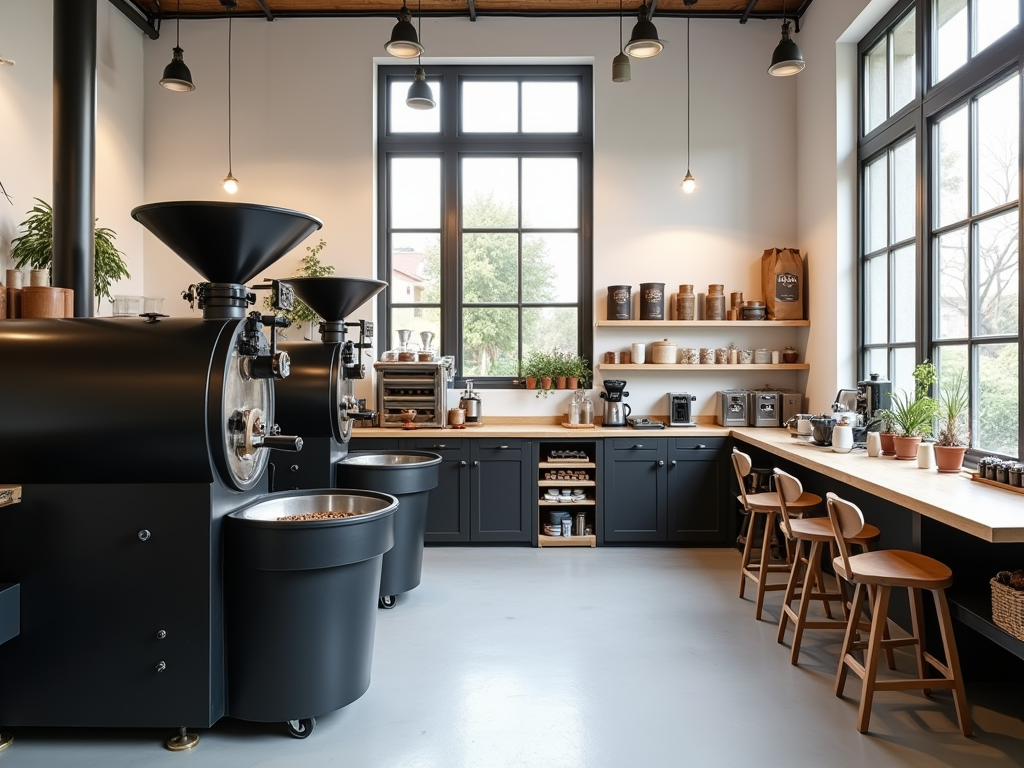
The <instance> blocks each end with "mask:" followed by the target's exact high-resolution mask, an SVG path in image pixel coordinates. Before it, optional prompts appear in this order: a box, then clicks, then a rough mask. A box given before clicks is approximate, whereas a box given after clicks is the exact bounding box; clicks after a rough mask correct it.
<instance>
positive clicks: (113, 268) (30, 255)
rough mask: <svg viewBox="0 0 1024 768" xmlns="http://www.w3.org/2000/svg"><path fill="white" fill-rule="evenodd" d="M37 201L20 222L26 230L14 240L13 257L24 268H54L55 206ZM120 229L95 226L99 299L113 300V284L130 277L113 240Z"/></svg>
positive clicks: (95, 290) (95, 280)
mask: <svg viewBox="0 0 1024 768" xmlns="http://www.w3.org/2000/svg"><path fill="white" fill-rule="evenodd" d="M35 201H36V205H35V206H33V207H32V210H31V211H29V212H28V213H29V217H28V218H27V219H25V221H23V222H21V225H20V226H21V228H22V229H23V230H24V232H25V234H23V235H21V236H20V237H16V238H14V240H12V241H11V246H12V248H11V258H12V259H14V266H15V267H17V268H18V269H22V268H24V267H25V266H29V267H31V268H32V269H52V267H53V208H51V207H50V204H49V203H47V202H46V201H44V200H40V199H39V198H38V197H37V198H35ZM116 238H117V233H116V232H114V230H112V229H109V228H108V227H96V228H95V230H94V234H93V251H94V266H93V294H94V295H95V296H96V298H97V299H106V300H107V301H109V302H110V303H111V304H112V303H113V302H114V299H113V298H112V297H111V295H110V288H111V286H112V285H113V284H114V283H115V282H117V281H118V280H124V279H126V278H130V277H131V275H130V274H128V266H127V265H126V264H125V263H124V259H122V258H121V257H122V256H124V254H123V253H122V252H121V251H119V250H117V247H116V246H115V245H114V240H115V239H116Z"/></svg>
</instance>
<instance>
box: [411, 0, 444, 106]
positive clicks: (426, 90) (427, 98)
mask: <svg viewBox="0 0 1024 768" xmlns="http://www.w3.org/2000/svg"><path fill="white" fill-rule="evenodd" d="M422 24H423V0H420V2H419V5H418V6H417V8H416V26H417V27H419V32H420V34H421V35H422V33H423V27H422V26H421V25H422ZM410 26H411V25H410ZM405 106H407V107H411V108H412V109H433V108H434V107H436V106H437V102H435V101H434V92H433V91H431V90H430V83H428V82H427V73H426V72H424V71H423V62H422V61H420V58H419V57H418V56H417V57H416V72H415V73H414V74H413V76H412V85H410V86H409V93H408V95H407V96H406V97H405Z"/></svg>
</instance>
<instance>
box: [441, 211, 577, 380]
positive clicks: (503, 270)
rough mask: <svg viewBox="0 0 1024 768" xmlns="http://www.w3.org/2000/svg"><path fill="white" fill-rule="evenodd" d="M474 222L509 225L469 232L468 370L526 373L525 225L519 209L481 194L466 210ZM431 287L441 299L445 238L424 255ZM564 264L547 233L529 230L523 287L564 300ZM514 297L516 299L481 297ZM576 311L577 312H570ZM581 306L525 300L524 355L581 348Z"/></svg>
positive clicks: (465, 272) (465, 260) (532, 294)
mask: <svg viewBox="0 0 1024 768" xmlns="http://www.w3.org/2000/svg"><path fill="white" fill-rule="evenodd" d="M463 216H464V219H465V220H466V221H472V222H473V225H474V228H494V229H507V230H509V231H505V232H480V233H466V234H465V236H464V238H463V253H462V292H463V294H462V305H463V314H462V356H463V365H462V367H463V371H462V374H463V375H464V376H469V377H473V376H521V375H524V374H523V372H522V370H521V368H520V360H519V355H518V350H519V313H518V309H517V308H516V306H515V305H516V302H517V301H518V287H519V260H518V253H517V250H518V242H519V240H518V235H517V234H516V232H515V227H516V226H517V225H518V222H517V218H516V212H515V210H513V209H511V208H508V207H505V206H502V205H500V204H499V203H496V202H495V201H494V198H493V196H491V195H487V196H480V197H477V198H476V199H474V200H473V201H472V202H470V203H469V204H468V205H467V206H466V208H465V210H464V213H463ZM423 267H424V277H426V278H427V279H428V281H429V282H428V285H429V286H430V287H428V288H427V289H426V290H425V291H424V293H423V296H422V301H423V302H425V303H439V302H440V301H441V296H440V290H439V288H438V286H439V285H440V284H441V279H440V274H441V253H440V248H439V247H438V246H436V245H435V246H432V247H430V248H428V249H427V252H426V253H425V254H424V259H423ZM556 277H557V275H556V270H555V268H554V266H553V264H552V263H551V257H550V254H549V253H548V249H547V247H546V244H545V243H544V241H543V240H542V239H539V238H532V237H524V238H523V244H522V295H523V301H524V302H529V303H538V304H544V303H551V302H553V301H555V300H556V296H557V292H556V286H555V279H556ZM481 304H487V305H494V304H498V305H501V304H507V305H509V306H497V307H495V306H479V307H474V305H481ZM570 318H571V320H570ZM577 323H578V319H577V317H576V311H575V310H567V309H561V308H549V307H538V308H529V307H527V308H524V310H523V313H522V337H523V355H524V357H528V356H529V355H530V353H531V352H535V351H540V350H542V349H543V350H552V349H564V350H573V353H575V349H576V338H577Z"/></svg>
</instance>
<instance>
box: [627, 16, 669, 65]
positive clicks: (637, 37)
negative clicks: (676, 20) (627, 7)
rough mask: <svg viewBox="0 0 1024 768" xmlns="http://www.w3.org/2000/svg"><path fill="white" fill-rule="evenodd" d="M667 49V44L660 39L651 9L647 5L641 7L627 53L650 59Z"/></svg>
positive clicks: (630, 36)
mask: <svg viewBox="0 0 1024 768" xmlns="http://www.w3.org/2000/svg"><path fill="white" fill-rule="evenodd" d="M664 48H665V43H664V42H662V41H661V40H659V39H658V30H657V29H656V28H655V26H654V22H652V21H651V9H650V6H648V5H647V4H646V3H644V4H643V5H641V6H640V10H639V12H638V13H637V22H636V24H634V25H633V31H632V32H631V33H630V35H629V42H628V43H626V48H625V51H626V53H628V54H629V55H630V56H634V57H636V58H638V59H649V58H650V57H651V56H657V55H658V54H659V53H661V52H662V50H663V49H664Z"/></svg>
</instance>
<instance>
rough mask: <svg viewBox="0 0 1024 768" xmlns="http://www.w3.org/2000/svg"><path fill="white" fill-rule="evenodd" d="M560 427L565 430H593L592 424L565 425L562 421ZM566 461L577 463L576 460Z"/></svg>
mask: <svg viewBox="0 0 1024 768" xmlns="http://www.w3.org/2000/svg"><path fill="white" fill-rule="evenodd" d="M562 426H563V427H565V428H566V429H594V425H593V424H566V423H565V422H564V421H563V422H562ZM567 461H577V459H567Z"/></svg>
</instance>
